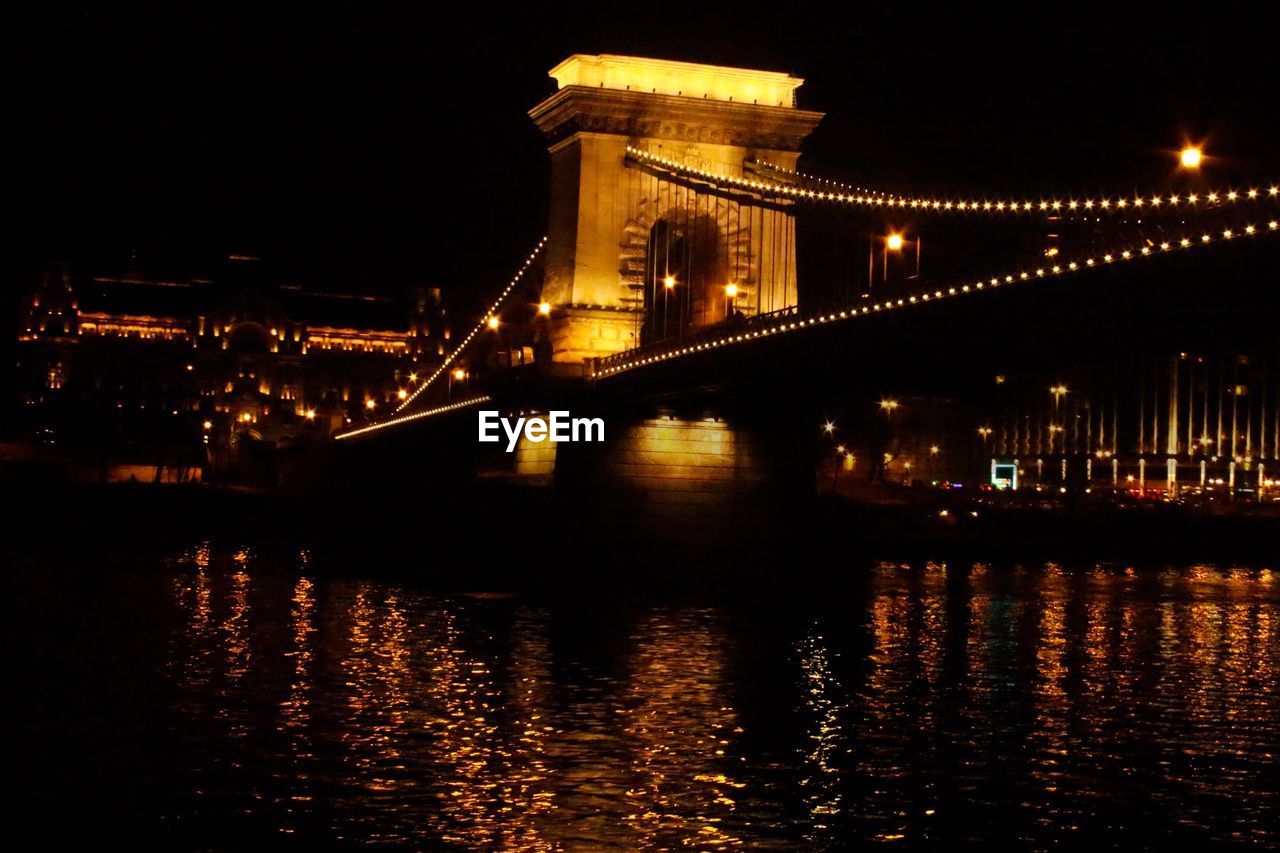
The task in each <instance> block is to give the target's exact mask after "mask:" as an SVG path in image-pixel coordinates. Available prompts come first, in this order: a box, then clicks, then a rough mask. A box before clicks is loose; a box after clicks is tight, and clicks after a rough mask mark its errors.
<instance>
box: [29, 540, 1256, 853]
mask: <svg viewBox="0 0 1280 853" xmlns="http://www.w3.org/2000/svg"><path fill="white" fill-rule="evenodd" d="M390 568H391V567H388V566H384V565H380V564H377V563H368V562H363V561H356V560H349V561H347V563H345V564H343V565H340V566H338V567H337V568H336V569H335V568H334V567H329V568H327V569H326V570H325V571H323V572H321V571H317V569H316V565H315V555H313V554H309V553H308V552H306V551H303V550H296V551H291V550H289V549H287V548H286V549H280V548H276V549H273V550H272V551H271V552H270V553H258V552H256V551H254V550H253V549H250V548H243V547H239V546H234V545H211V544H209V543H200V542H197V543H192V544H191V545H190V546H189V547H185V548H180V549H178V550H175V551H173V552H172V553H165V554H161V555H158V556H157V555H154V554H144V553H141V552H139V553H138V554H136V555H130V554H128V553H125V554H123V555H113V556H110V557H107V556H103V555H90V556H86V557H83V558H80V559H77V560H75V561H68V560H66V559H65V558H62V557H58V558H55V557H52V556H41V555H35V556H31V555H29V556H27V557H26V558H24V559H21V560H18V561H17V562H16V564H15V565H14V566H13V567H12V568H11V579H12V583H14V584H15V585H16V590H17V592H18V595H17V596H16V597H15V598H12V599H10V601H11V607H12V610H11V614H10V618H9V620H8V621H9V623H10V625H9V627H10V630H11V631H13V633H14V639H13V641H12V642H11V645H10V655H11V662H12V664H13V666H12V668H11V672H12V673H13V678H14V679H15V683H14V684H13V685H12V687H13V692H12V693H11V694H10V705H11V708H14V709H15V710H17V711H18V717H17V719H18V722H17V724H16V727H15V728H13V729H11V731H12V732H13V734H14V741H13V749H12V753H13V755H14V756H16V759H17V761H18V766H17V769H16V773H15V776H14V777H13V778H15V779H17V780H18V781H19V782H20V784H19V788H20V794H19V797H18V802H17V804H18V806H19V814H20V817H19V823H27V824H29V825H30V828H31V829H32V830H33V831H34V832H35V833H36V835H35V836H34V837H35V838H37V839H41V838H42V839H44V840H46V841H47V842H49V843H54V842H56V841H58V840H62V839H67V838H70V837H72V836H79V837H85V836H87V837H89V838H93V839H97V840H99V841H103V840H106V839H111V838H126V839H130V840H132V841H135V842H153V843H163V844H168V845H181V846H188V847H199V848H227V847H244V846H266V845H271V846H285V847H288V846H315V845H321V844H324V845H330V844H337V845H357V844H385V845H405V846H412V847H416V848H420V849H439V848H445V849H449V848H453V849H474V850H495V849H531V850H555V849H588V850H595V849H620V850H630V849H636V848H645V847H649V848H684V847H688V848H693V849H711V848H718V847H730V846H743V847H747V848H750V849H771V848H773V849H831V848H840V847H847V846H852V845H856V844H858V843H860V842H881V843H883V844H885V845H886V846H889V847H894V848H901V849H909V848H927V849H936V848H940V847H952V848H954V847H965V846H971V847H974V848H979V847H983V848H986V847H990V846H992V845H993V844H1002V845H1003V844H1009V845H1017V846H1018V847H1019V848H1021V849H1050V848H1060V847H1063V846H1074V845H1086V844H1087V845H1090V846H1096V847H1102V848H1110V847H1123V848H1126V849H1134V848H1137V849H1144V848H1145V849H1156V848H1167V847H1168V845H1169V844H1170V843H1171V842H1175V841H1186V842H1190V843H1195V844H1197V845H1200V844H1207V843H1216V844H1219V845H1225V846H1238V847H1241V848H1246V847H1250V848H1256V847H1266V846H1271V845H1276V844H1277V843H1278V839H1280V773H1277V758H1278V757H1280V674H1278V672H1277V670H1278V669H1280V573H1278V572H1277V571H1275V570H1273V569H1270V568H1267V567H1253V566H1246V567H1238V566H1211V565H1182V566H1150V567H1142V568H1135V567H1132V566H1127V565H1124V564H1104V565H1056V564H1045V563H1043V562H1029V563H1027V564H1023V565H1014V564H1007V563H1005V564H1000V565H994V564H992V565H988V564H982V563H974V562H972V561H963V562H947V563H944V562H937V563H928V562H913V563H895V562H873V561H859V560H857V559H854V558H850V560H849V562H848V564H847V565H844V566H838V565H833V566H832V567H830V568H829V570H828V571H827V573H826V575H827V578H825V579H824V577H823V575H804V574H798V575H795V576H794V577H787V578H785V579H784V581H785V583H779V584H775V585H765V586H760V585H759V584H758V582H753V583H754V584H756V585H755V586H752V585H747V586H745V588H741V589H726V590H724V591H723V592H721V593H715V592H709V591H708V590H707V589H705V588H702V589H699V590H698V591H697V592H689V593H688V594H684V593H681V592H680V591H679V589H674V590H673V589H671V588H670V587H669V586H668V587H666V588H664V589H663V591H661V592H655V593H654V594H653V595H645V596H637V595H633V594H628V595H625V596H622V595H618V594H616V593H612V592H610V591H609V590H610V586H609V584H608V583H600V584H596V585H594V586H584V587H583V588H581V589H578V590H573V589H566V588H564V587H557V588H555V589H554V590H553V589H550V588H548V589H544V590H538V589H536V588H534V589H532V590H530V589H525V590H523V591H507V590H504V589H502V588H498V589H496V590H495V589H492V588H489V589H479V588H478V589H477V590H476V591H465V589H464V591H450V592H440V591H437V590H434V589H433V587H432V586H431V585H430V584H429V583H426V582H424V581H422V580H420V579H418V578H415V573H414V572H413V571H408V572H406V571H404V570H403V569H400V570H398V571H391V570H390ZM830 578H836V579H838V580H837V581H833V580H830ZM453 586H454V587H455V589H456V587H457V584H456V583H455V584H454V585H453ZM464 587H465V584H464Z"/></svg>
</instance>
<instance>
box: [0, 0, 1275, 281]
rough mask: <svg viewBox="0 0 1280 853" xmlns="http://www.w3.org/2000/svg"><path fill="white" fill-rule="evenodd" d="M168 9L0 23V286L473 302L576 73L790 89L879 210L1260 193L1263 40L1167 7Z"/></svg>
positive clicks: (1269, 163)
mask: <svg viewBox="0 0 1280 853" xmlns="http://www.w3.org/2000/svg"><path fill="white" fill-rule="evenodd" d="M178 5H179V4H170V5H169V6H167V7H160V8H159V9H157V10H156V11H152V12H148V13H145V14H143V13H134V14H132V15H121V14H120V13H119V12H118V11H112V12H110V13H108V12H107V11H103V10H98V9H97V8H96V7H87V8H82V9H79V10H74V9H73V10H71V11H64V12H56V13H49V12H39V13H23V12H15V11H9V12H6V13H4V15H5V16H6V18H5V19H4V20H3V21H0V24H3V31H4V32H3V35H0V54H2V55H3V56H2V58H0V63H3V65H4V68H3V69H2V70H3V80H2V82H0V85H2V86H3V87H4V103H5V106H4V109H3V111H2V112H0V147H2V148H3V151H4V154H3V157H2V158H0V162H2V163H3V169H4V172H5V174H4V180H3V182H2V184H0V208H2V209H3V213H2V215H3V217H4V222H3V226H4V232H3V237H0V249H2V250H3V254H4V257H3V261H2V266H0V269H2V270H3V274H4V277H5V282H4V286H5V287H6V288H8V289H13V288H21V287H25V286H26V281H25V280H24V276H25V273H24V271H25V270H28V269H29V268H30V267H31V265H33V264H35V263H37V262H38V261H39V260H40V259H42V258H48V257H73V258H75V257H86V256H87V257H101V258H113V257H115V258H118V257H123V256H124V255H125V254H126V253H127V252H128V251H130V250H135V249H136V250H138V251H139V252H140V253H141V255H142V256H144V257H149V258H155V259H167V260H166V261H165V262H167V263H173V264H174V265H176V266H179V267H181V266H182V265H184V264H186V263H189V262H190V261H191V259H193V258H198V257H202V256H205V255H207V254H209V253H222V252H227V251H234V252H253V253H260V254H265V255H268V256H270V257H273V258H276V259H277V260H279V261H281V262H282V263H283V264H284V265H285V266H286V267H287V268H288V269H290V270H292V271H294V274H295V275H296V276H297V277H299V278H304V279H309V280H315V281H331V280H337V281H341V282H345V283H347V284H349V285H350V286H352V287H363V288H370V289H386V288H394V287H398V286H401V285H404V284H409V283H418V282H438V283H441V284H444V285H446V286H448V287H450V288H451V289H453V290H454V291H455V292H460V293H465V292H483V293H488V292H491V291H493V290H495V289H496V288H497V287H499V286H500V284H501V283H502V282H504V281H505V280H506V278H507V276H508V274H509V271H510V269H511V268H512V266H513V264H514V263H515V262H516V259H517V258H518V257H520V256H521V255H523V254H524V253H525V252H526V251H527V248H528V246H529V245H530V244H532V242H533V241H534V240H535V239H536V238H537V237H538V236H539V235H540V234H541V231H542V219H543V216H544V209H545V204H546V176H547V168H546V157H545V151H544V148H543V145H542V142H541V140H540V139H539V137H538V135H537V133H536V131H535V129H534V128H533V126H532V124H531V122H530V121H529V119H528V117H527V115H526V111H527V110H528V109H529V108H530V107H531V106H533V105H534V104H535V103H537V102H538V101H539V100H540V99H541V98H543V97H545V96H546V95H547V94H549V93H550V92H551V91H552V88H553V85H554V84H553V82H552V81H551V80H550V79H549V78H548V77H547V76H546V71H547V69H549V68H550V67H551V66H552V65H554V64H555V63H556V62H558V61H559V60H560V59H562V58H564V57H565V56H567V55H568V54H570V53H574V52H586V53H599V52H612V53H634V54H645V55H651V56H657V57H662V58H672V59H684V60H692V61H707V62H715V63H721V64H730V65H742V66H751V67H760V68H767V69H775V70H786V71H791V72H793V73H796V74H799V75H800V76H803V77H805V78H806V79H807V80H808V82H806V84H805V85H804V87H803V88H802V89H801V90H800V102H801V105H802V106H805V107H808V108H812V109H819V110H824V111H826V112H827V113H828V118H827V120H826V121H825V122H824V124H823V126H822V127H821V128H820V129H819V131H818V132H817V133H816V134H815V136H814V137H813V139H812V140H811V144H810V145H809V147H808V148H807V151H806V157H807V160H808V162H809V163H810V164H822V165H823V166H824V167H827V168H829V169H834V170H836V171H837V172H838V173H842V174H846V175H848V176H849V177H850V178H852V179H855V180H857V181H858V182H859V183H863V184H867V185H874V186H880V187H885V188H889V189H916V190H920V191H936V192H944V191H945V192H952V193H958V192H976V191H983V190H994V191H999V190H1001V189H1004V190H1007V191H1034V190H1036V189H1039V188H1060V189H1063V190H1069V191H1076V192H1085V191H1095V192H1096V191H1106V190H1110V191H1112V192H1116V191H1122V190H1128V189H1135V188H1139V189H1141V188H1153V187H1157V186H1160V185H1163V184H1166V183H1167V182H1168V181H1169V180H1170V173H1171V168H1170V167H1171V163H1172V158H1171V154H1170V152H1171V151H1174V150H1176V149H1177V148H1178V147H1179V146H1180V145H1181V144H1182V142H1183V141H1184V139H1194V140H1197V141H1203V142H1204V143H1205V145H1206V150H1207V152H1208V153H1209V154H1210V155H1212V156H1213V158H1214V159H1212V160H1211V161H1210V162H1209V163H1208V164H1207V166H1206V171H1207V172H1209V173H1210V174H1211V175H1213V176H1215V177H1221V178H1222V179H1223V180H1224V181H1225V180H1229V179H1231V178H1232V177H1244V176H1250V175H1255V176H1259V177H1261V178H1262V179H1264V180H1265V179H1273V178H1274V177H1276V176H1277V175H1280V163H1278V162H1277V161H1278V160H1280V157H1278V156H1277V154H1278V152H1280V145H1278V144H1277V143H1278V142H1280V139H1278V138H1277V128H1276V127H1275V113H1276V100H1275V85H1276V83H1277V76H1278V75H1277V74H1276V73H1275V57H1274V56H1272V55H1270V54H1269V53H1268V51H1269V50H1270V48H1268V47H1267V46H1266V44H1265V43H1266V42H1267V41H1268V40H1269V36H1268V35H1267V24H1266V23H1265V22H1264V21H1263V20H1262V19H1261V18H1256V19H1254V20H1250V19H1249V18H1248V16H1247V15H1245V14H1241V15H1237V14H1235V13H1232V14H1231V15H1230V16H1227V14H1226V12H1227V9H1226V7H1225V6H1223V7H1203V8H1201V9H1199V10H1197V11H1195V12H1194V16H1193V18H1192V19H1190V20H1188V19H1187V18H1185V17H1182V16H1180V13H1179V12H1178V10H1177V7H1176V6H1171V5H1168V4H1165V5H1164V6H1162V7H1159V8H1158V9H1157V10H1154V11H1153V12H1152V13H1151V14H1150V15H1145V16H1136V15H1135V16H1134V17H1132V18H1128V19H1126V18H1123V17H1118V16H1117V15H1116V14H1115V13H1114V12H1108V13H1107V14H1106V15H1105V16H1099V15H1095V14H1093V13H1089V12H1086V11H1083V10H1082V9H1081V7H1079V6H1077V5H1076V4H1058V5H1057V6H1055V7H1054V8H1055V9H1056V10H1057V11H1056V12H1054V13H1053V14H1048V13H1045V14H1041V15H1038V16H1037V17H1035V18H1030V17H1028V18H1017V17H1013V18H1010V17H1005V16H1003V15H1002V14H1000V13H997V12H991V13H986V12H983V11H982V10H981V9H980V8H978V7H975V6H973V5H972V4H959V5H960V6H962V9H961V11H959V12H956V13H951V14H939V13H934V12H930V11H926V10H925V7H924V6H923V5H921V6H919V7H910V6H907V7H901V8H900V9H898V10H897V11H896V12H895V13H890V12H888V11H885V12H875V11H864V10H862V9H859V11H857V13H856V14H850V15H849V16H848V17H844V18H839V17H835V18H833V17H829V16H827V15H818V14H815V13H804V12H803V11H802V10H803V9H804V8H805V7H806V5H807V6H809V7H811V8H813V9H817V8H818V7H817V4H789V6H788V9H791V10H795V11H796V12H797V14H796V15H795V16H794V17H792V16H790V15H788V16H785V17H784V16H776V17H769V16H761V15H756V14H753V13H751V12H750V11H749V10H748V9H747V8H746V7H744V6H739V7H737V8H735V10H734V11H731V12H728V11H703V12H698V13H687V12H684V11H682V9H683V8H685V6H687V5H689V4H684V5H678V4H665V5H660V6H652V7H650V6H646V5H645V4H600V5H601V6H604V7H608V8H611V9H616V10H617V12H616V13H615V14H614V15H613V16H612V17H609V16H602V15H599V14H597V15H588V16H575V15H574V14H573V13H572V12H571V11H570V10H568V9H565V8H563V7H559V6H556V5H553V4H535V5H534V6H533V7H531V9H532V10H531V11H528V12H522V11H515V12H512V11H508V10H506V9H504V8H503V5H505V4H501V5H500V4H471V5H469V6H468V5H467V4H451V5H450V8H449V9H447V10H446V9H444V8H440V7H431V6H429V5H428V4H417V6H416V10H415V11H406V10H405V9H404V8H403V7H407V6H408V5H409V4H396V5H395V6H391V5H387V6H385V7H383V8H382V10H381V11H371V10H370V8H369V7H368V6H367V5H366V6H351V7H346V8H339V9H337V10H334V9H333V7H326V10H325V11H317V9H318V8H319V7H320V6H322V5H325V4H314V6H310V7H309V6H304V5H297V6H295V7H292V9H291V10H290V11H287V12H284V11H259V12H236V11H229V10H228V7H225V6H218V7H214V8H215V9H216V10H217V11H211V12H209V13H207V14H197V13H193V12H191V11H190V10H184V9H180V8H177V7H178ZM890 5H892V4H890ZM397 7H401V8H397ZM458 10H461V12H459V11H458ZM1219 13H1221V14H1220V15H1219ZM456 14H462V15H463V16H464V18H463V19H462V20H460V21H454V20H452V16H454V15H456ZM466 16H470V17H466Z"/></svg>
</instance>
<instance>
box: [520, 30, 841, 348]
mask: <svg viewBox="0 0 1280 853" xmlns="http://www.w3.org/2000/svg"><path fill="white" fill-rule="evenodd" d="M550 74H551V76H552V77H554V78H555V80H556V83H557V84H558V89H557V91H556V93H555V94H553V95H552V96H551V97H549V98H547V99H546V100H545V101H543V102H542V103H541V104H539V105H538V106H536V107H534V109H533V110H531V111H530V116H531V117H532V118H533V120H534V121H535V122H536V123H537V125H538V127H539V128H540V129H541V130H542V132H543V133H544V134H546V136H547V137H548V139H549V141H550V152H551V210H550V216H549V225H548V234H549V237H550V239H549V242H548V245H547V256H546V277H545V283H544V287H543V298H544V299H545V300H546V301H548V302H550V303H551V304H552V306H553V307H554V311H553V315H552V316H553V327H552V328H553V332H552V338H553V341H552V346H553V353H554V355H553V358H554V360H555V361H557V362H563V363H580V362H583V361H585V360H587V359H590V358H597V357H601V356H605V355H609V354H611V353H615V352H619V351H622V350H624V349H628V348H630V347H632V346H635V345H637V344H639V343H643V342H645V341H647V340H655V339H660V338H664V337H671V336H674V335H679V334H684V333H686V332H688V331H692V330H694V329H696V328H698V327H701V326H706V325H712V324H715V323H718V322H723V321H724V320H725V319H726V317H728V316H730V314H731V313H735V314H737V313H740V314H743V315H747V316H750V315H752V314H757V313H768V312H772V311H777V310H781V309H784V308H788V307H792V306H794V305H795V304H796V268H795V263H796V261H795V257H796V255H795V230H794V219H793V217H792V216H791V215H790V214H789V212H787V211H786V210H785V209H782V210H779V209H778V207H777V206H776V205H775V206H774V207H773V208H771V209H766V208H765V207H761V206H753V205H751V204H750V203H749V202H748V203H743V202H742V200H738V201H737V202H735V200H734V199H733V198H732V197H730V196H728V195H724V196H720V195H716V194H714V193H705V192H701V193H700V192H698V191H697V188H696V187H693V186H690V185H688V184H687V183H680V182H678V181H675V180H664V179H663V176H662V174H661V171H660V170H655V169H643V168H639V166H640V165H641V164H639V163H638V162H637V161H636V158H635V157H634V156H630V155H628V147H630V148H633V149H637V150H640V151H643V152H647V153H649V154H651V155H659V156H661V157H664V158H669V159H671V160H675V161H678V162H679V163H681V164H684V165H692V166H697V167H699V168H702V169H705V170H707V171H709V172H714V173H716V174H721V175H728V176H733V177H742V176H750V174H751V173H752V171H753V170H754V169H755V168H757V166H758V164H761V163H764V164H769V165H771V166H773V167H780V168H782V169H792V168H794V167H795V163H796V159H797V157H798V156H799V148H800V144H801V142H802V141H803V140H804V139H805V137H806V136H808V135H809V133H810V132H811V131H812V130H813V129H814V127H815V126H816V125H817V124H818V122H819V121H820V120H821V119H822V114H821V113H817V112H810V111H806V110H800V109H797V108H796V106H795V91H796V89H797V88H799V86H800V85H801V83H803V82H804V81H803V80H801V79H800V78H798V77H792V76H790V75H788V74H784V73H779V72H773V71H753V70H749V69H743V68H723V67H719V66H713V65H697V64H693V63H687V62H668V61H664V60H656V59H642V58H637V57H627V56H610V55H602V56H587V55H580V54H579V55H575V56H571V57H569V58H568V59H566V60H565V61H564V62H562V63H560V64H559V65H557V66H556V67H555V68H553V69H551V72H550ZM729 285H733V287H729Z"/></svg>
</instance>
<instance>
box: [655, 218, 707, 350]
mask: <svg viewBox="0 0 1280 853" xmlns="http://www.w3.org/2000/svg"><path fill="white" fill-rule="evenodd" d="M724 253H725V248H724V246H723V240H722V239H721V238H720V229H719V228H718V227H717V225H716V223H715V220H714V219H712V218H711V217H709V216H694V217H688V218H674V219H672V218H666V219H661V220H659V221H658V222H656V223H654V226H653V228H652V229H651V230H650V231H649V241H648V244H647V246H646V253H645V276H644V327H643V329H642V330H641V342H642V343H651V342H653V341H660V340H663V339H665V338H675V337H680V336H681V335H683V334H685V332H687V331H688V330H690V329H693V328H696V327H699V326H705V325H709V324H711V323H716V322H719V321H721V320H723V319H724V298H725V297H724V292H723V288H720V287H717V286H716V285H717V283H719V281H720V279H723V278H724V274H723V272H722V271H723V269H724V267H725V266H726V264H725V262H724Z"/></svg>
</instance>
